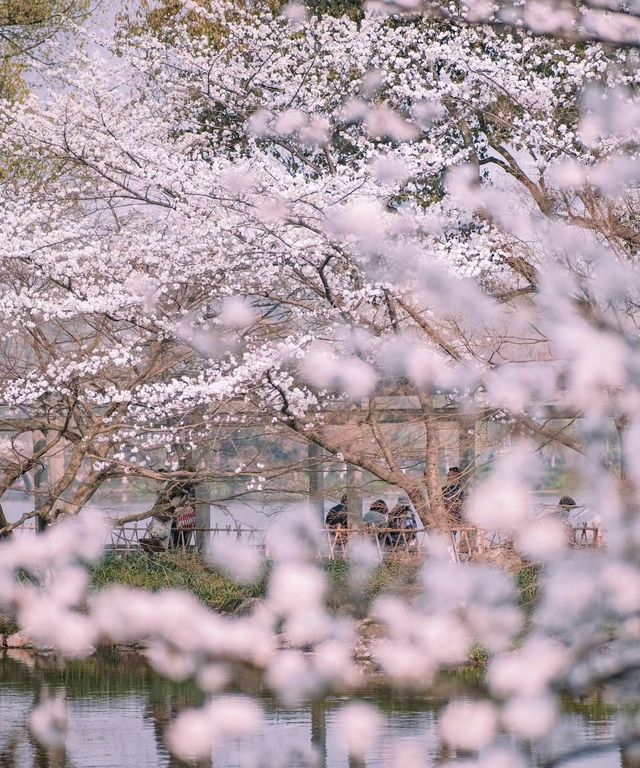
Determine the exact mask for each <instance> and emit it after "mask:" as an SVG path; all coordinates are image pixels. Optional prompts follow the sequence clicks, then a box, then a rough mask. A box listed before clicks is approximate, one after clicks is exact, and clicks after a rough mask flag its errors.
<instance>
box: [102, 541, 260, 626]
mask: <svg viewBox="0 0 640 768" xmlns="http://www.w3.org/2000/svg"><path fill="white" fill-rule="evenodd" d="M111 584H126V585H127V586H129V587H137V588H138V589H148V590H149V591H151V592H157V591H158V590H161V589H184V590H187V591H188V592H192V593H193V594H194V595H195V596H196V597H197V598H198V600H200V601H201V602H202V603H204V604H205V605H207V606H209V607H210V608H213V609H214V610H216V611H220V612H222V613H232V612H233V611H234V610H235V609H236V608H237V607H238V606H239V605H240V604H241V603H242V601H243V600H245V599H246V598H248V597H261V596H262V595H263V593H264V584H263V583H258V584H251V585H242V584H236V583H235V582H234V581H232V580H231V579H229V578H227V577H226V576H225V575H224V574H223V573H221V572H220V571H218V570H216V569H215V568H211V567H210V566H208V565H207V564H206V563H205V562H204V561H203V560H202V558H201V557H199V556H198V555H192V554H185V553H183V552H175V553H167V554H163V555H152V556H150V555H146V554H144V553H142V552H141V553H136V554H131V555H128V556H127V557H117V556H114V555H110V556H108V557H106V558H105V559H104V560H102V561H101V562H100V563H99V565H98V566H97V567H96V568H95V569H94V570H93V572H92V585H93V587H94V588H95V589H100V588H102V587H106V586H109V585H111Z"/></svg>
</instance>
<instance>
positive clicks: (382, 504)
mask: <svg viewBox="0 0 640 768" xmlns="http://www.w3.org/2000/svg"><path fill="white" fill-rule="evenodd" d="M370 509H371V511H372V512H380V514H382V515H386V514H387V512H388V511H389V507H387V502H386V501H385V500H384V499H378V500H377V501H374V502H373V504H372V505H371V507H370Z"/></svg>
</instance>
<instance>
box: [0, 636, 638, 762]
mask: <svg viewBox="0 0 640 768" xmlns="http://www.w3.org/2000/svg"><path fill="white" fill-rule="evenodd" d="M0 680H1V686H0V716H1V717H2V728H1V731H0V766H1V768H156V766H160V767H161V768H180V767H181V766H183V765H184V764H183V763H181V762H180V761H178V760H176V759H175V758H173V757H172V756H171V755H169V754H168V752H167V750H166V749H165V747H164V743H163V733H164V730H165V728H166V726H167V725H168V723H169V722H170V721H171V720H172V718H173V717H174V716H175V714H176V713H177V712H178V711H179V710H180V709H182V708H183V707H185V706H189V705H191V706H193V705H197V704H198V703H200V702H201V700H202V696H201V694H200V693H199V691H198V690H197V689H196V688H195V687H194V686H192V685H189V684H180V685H177V684H172V683H169V682H168V681H166V680H163V679H162V678H160V677H158V676H157V675H155V674H153V673H152V672H151V671H150V670H149V669H148V667H147V666H146V665H145V664H144V662H143V661H142V659H141V658H140V656H138V655H135V654H123V653H118V654H116V653H111V654H109V653H103V654H100V655H96V656H94V657H92V658H90V659H87V660H84V661H82V662H71V663H69V664H68V665H66V666H62V665H58V664H56V662H55V661H54V660H51V659H44V658H37V659H36V658H34V657H32V656H30V655H29V654H28V653H26V652H21V651H10V652H7V653H5V654H4V655H3V656H0ZM443 686H444V687H442V688H439V689H436V690H435V691H432V692H429V693H423V694H414V695H411V696H410V695H407V694H402V695H398V694H394V692H393V691H390V690H389V689H388V688H387V687H386V686H384V685H383V684H382V682H381V681H379V680H376V679H372V680H371V681H370V684H369V685H368V686H367V688H366V689H365V690H364V691H362V692H360V693H359V698H363V699H365V700H368V701H370V702H372V703H374V704H375V705H376V706H377V707H378V708H379V710H380V711H381V712H382V713H383V714H384V715H385V720H384V724H383V726H381V728H380V729H379V732H378V733H375V734H372V736H371V748H370V749H369V751H368V753H367V754H366V756H365V759H364V761H357V760H354V759H353V758H349V757H348V756H347V754H346V753H345V751H344V749H343V748H342V746H341V744H340V739H339V733H338V731H339V713H340V710H341V708H342V707H343V706H344V704H346V703H347V701H349V699H350V697H349V696H348V695H332V696H328V697H326V698H324V699H319V700H317V701H313V702H308V703H307V704H306V705H304V706H300V707H298V708H285V707H283V706H281V705H280V704H279V703H278V702H277V701H275V700H274V699H273V698H272V697H271V696H270V695H269V694H268V692H267V691H266V690H265V688H264V686H263V683H262V681H261V679H260V677H259V676H257V675H256V674H254V673H251V672H249V671H245V672H243V673H242V675H241V676H240V682H239V686H238V687H239V690H241V691H242V692H244V693H247V694H250V695H252V696H255V697H257V698H258V699H260V701H261V704H262V706H263V708H264V711H265V725H264V728H263V729H262V732H261V733H259V734H257V735H256V736H254V737H253V738H251V739H243V740H241V741H236V742H233V743H229V744H227V745H225V747H224V748H223V749H221V750H220V751H219V752H218V753H217V754H216V756H215V760H214V765H215V766H216V768H241V767H242V768H245V766H252V768H258V767H259V766H264V767H265V768H266V766H269V768H272V767H273V768H278V766H282V768H305V766H318V767H320V766H321V767H322V768H381V767H382V766H401V765H402V763H403V762H404V760H403V757H402V755H403V754H404V755H409V754H412V755H419V756H420V762H421V764H423V765H425V766H435V765H438V764H439V763H440V762H442V761H443V760H444V759H448V758H451V757H454V756H453V755H448V754H447V753H446V751H445V750H444V749H443V746H442V744H441V742H440V739H439V736H438V728H437V717H438V711H439V709H440V708H441V706H442V705H443V703H444V701H445V700H446V698H447V697H448V696H450V695H451V694H452V692H453V691H454V688H455V692H456V695H458V696H473V691H474V679H473V677H470V678H468V679H467V680H465V681H461V680H460V679H459V678H458V679H456V680H455V681H445V682H444V683H443ZM44 690H49V691H64V692H65V695H66V698H67V707H68V713H69V734H68V739H67V744H66V747H65V749H58V750H47V749H44V748H42V747H40V746H38V745H37V744H36V743H35V742H34V740H33V739H32V738H31V736H30V734H29V731H28V729H27V727H26V721H27V718H28V714H29V712H30V710H31V708H32V707H33V705H34V704H35V703H36V702H37V700H38V699H39V697H40V696H41V695H42V692H43V691H44ZM565 710H566V711H565V713H564V715H563V725H566V727H567V733H571V734H572V738H573V737H575V735H576V734H577V735H578V736H579V738H580V740H581V741H583V742H585V743H589V744H592V745H595V744H598V743H599V742H600V743H602V742H603V741H605V740H608V739H609V738H610V736H611V730H612V716H613V712H612V709H611V707H608V706H607V705H606V704H605V703H604V702H602V701H601V700H598V699H594V700H590V701H571V702H567V703H566V707H565ZM256 756H257V757H256ZM531 764H532V765H535V764H536V760H535V759H533V758H532V759H531ZM191 765H194V764H193V763H192V764H191ZM207 765H210V763H207ZM565 765H567V766H569V768H640V754H638V753H635V754H631V753H627V754H623V755H621V754H620V752H619V751H618V750H617V749H616V750H611V749H607V750H605V751H603V752H602V753H600V754H598V755H591V756H583V757H579V758H576V759H575V760H572V761H570V762H567V763H565ZM198 768H202V764H200V766H198Z"/></svg>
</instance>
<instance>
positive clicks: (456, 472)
mask: <svg viewBox="0 0 640 768" xmlns="http://www.w3.org/2000/svg"><path fill="white" fill-rule="evenodd" d="M442 499H443V501H444V506H445V510H446V512H447V516H448V518H449V522H450V523H451V525H452V526H455V525H461V524H462V523H463V519H462V506H463V504H464V500H465V493H464V488H463V487H462V470H461V469H460V467H449V471H448V472H447V478H446V481H445V484H444V485H443V487H442ZM362 522H363V523H364V525H366V526H371V527H375V528H389V529H397V530H411V529H415V528H417V527H418V525H417V521H416V516H415V512H414V510H413V507H412V505H411V501H410V499H409V497H408V496H407V495H406V494H401V495H400V496H399V497H398V500H397V502H396V504H395V506H394V507H393V508H392V509H389V506H388V505H387V502H386V501H385V500H384V499H377V500H376V501H374V502H373V503H372V504H371V506H370V507H369V509H368V511H367V512H365V514H364V516H363V518H362ZM325 525H326V527H327V528H331V529H338V528H348V527H349V520H348V514H347V494H346V493H345V494H343V496H342V498H341V499H340V502H339V503H338V504H336V505H335V506H334V507H331V509H330V510H329V511H328V513H327V517H326V520H325Z"/></svg>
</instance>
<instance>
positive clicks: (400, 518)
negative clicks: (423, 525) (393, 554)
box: [325, 493, 418, 544]
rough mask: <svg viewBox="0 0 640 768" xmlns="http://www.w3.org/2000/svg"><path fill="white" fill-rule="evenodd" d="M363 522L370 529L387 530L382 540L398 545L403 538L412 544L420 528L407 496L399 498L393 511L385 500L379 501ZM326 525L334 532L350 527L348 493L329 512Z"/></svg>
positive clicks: (375, 502) (370, 508) (373, 505)
mask: <svg viewBox="0 0 640 768" xmlns="http://www.w3.org/2000/svg"><path fill="white" fill-rule="evenodd" d="M362 522H363V523H364V525H365V526H367V527H369V528H381V529H385V533H384V534H383V535H382V538H383V539H384V541H385V542H387V543H390V544H395V543H397V541H398V540H400V539H401V538H402V539H403V540H404V541H406V542H410V541H411V540H413V539H414V538H415V530H416V529H417V527H418V523H417V520H416V516H415V513H414V511H413V507H412V506H411V501H410V499H409V497H408V496H407V495H406V494H402V495H400V496H399V497H398V501H397V503H396V504H395V506H394V507H393V508H392V509H389V506H388V504H387V502H386V501H385V500H384V499H377V500H376V501H374V502H373V503H372V504H371V506H370V507H369V509H368V510H367V512H365V514H364V516H363V518H362ZM325 525H326V527H327V528H330V529H332V530H339V529H340V528H348V527H349V520H348V511H347V494H346V493H345V494H344V495H343V496H342V498H341V499H340V503H339V504H336V505H335V507H331V509H330V510H329V511H328V512H327V517H326V520H325Z"/></svg>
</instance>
